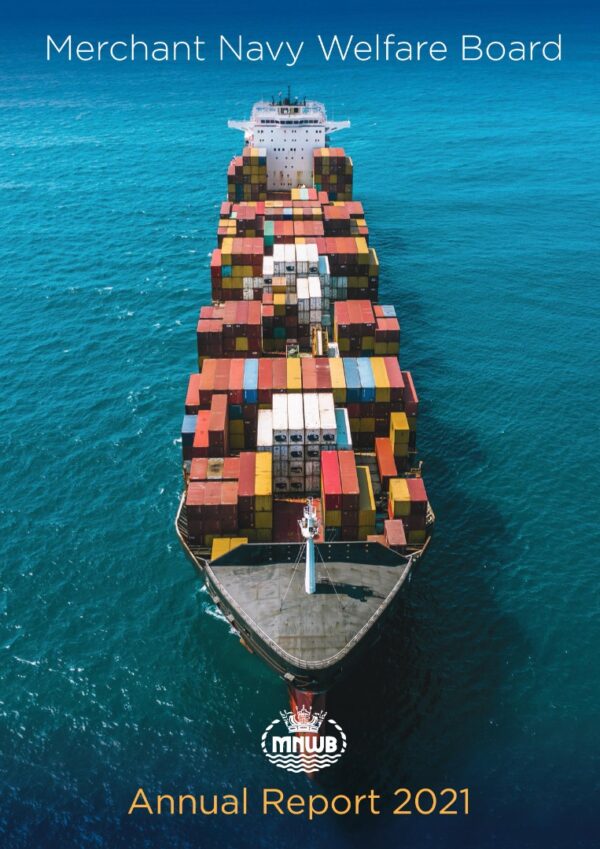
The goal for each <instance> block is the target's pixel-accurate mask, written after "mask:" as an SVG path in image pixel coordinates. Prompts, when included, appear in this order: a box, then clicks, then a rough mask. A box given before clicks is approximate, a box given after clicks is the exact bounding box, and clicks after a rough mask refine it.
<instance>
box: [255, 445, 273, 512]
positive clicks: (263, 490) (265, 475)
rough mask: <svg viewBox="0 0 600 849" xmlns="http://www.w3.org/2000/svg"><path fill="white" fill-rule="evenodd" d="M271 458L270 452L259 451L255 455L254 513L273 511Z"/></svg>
mask: <svg viewBox="0 0 600 849" xmlns="http://www.w3.org/2000/svg"><path fill="white" fill-rule="evenodd" d="M272 479H273V456H272V454H271V452H270V451H259V452H258V454H257V455H256V471H255V477H254V494H255V500H256V512H257V513H259V512H261V513H262V512H266V513H271V512H272V511H273V483H272Z"/></svg>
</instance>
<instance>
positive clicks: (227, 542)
mask: <svg viewBox="0 0 600 849" xmlns="http://www.w3.org/2000/svg"><path fill="white" fill-rule="evenodd" d="M230 549H231V537H215V538H214V540H213V543H212V550H211V552H210V559H211V560H216V559H217V557H222V556H223V555H224V554H227V552H228V551H230Z"/></svg>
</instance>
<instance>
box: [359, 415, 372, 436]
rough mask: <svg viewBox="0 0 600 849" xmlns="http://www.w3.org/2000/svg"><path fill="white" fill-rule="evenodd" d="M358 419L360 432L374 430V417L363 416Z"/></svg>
mask: <svg viewBox="0 0 600 849" xmlns="http://www.w3.org/2000/svg"><path fill="white" fill-rule="evenodd" d="M359 421H360V432H361V433H374V432H375V419H374V418H372V417H371V416H364V417H363V418H361V419H359Z"/></svg>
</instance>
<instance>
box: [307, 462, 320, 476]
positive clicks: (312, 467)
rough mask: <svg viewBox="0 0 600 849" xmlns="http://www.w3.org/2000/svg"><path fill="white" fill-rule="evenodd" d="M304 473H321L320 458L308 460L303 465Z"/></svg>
mask: <svg viewBox="0 0 600 849" xmlns="http://www.w3.org/2000/svg"><path fill="white" fill-rule="evenodd" d="M304 474H305V475H308V476H309V477H314V476H315V475H320V474H321V462H320V460H308V462H307V463H306V464H305V466H304Z"/></svg>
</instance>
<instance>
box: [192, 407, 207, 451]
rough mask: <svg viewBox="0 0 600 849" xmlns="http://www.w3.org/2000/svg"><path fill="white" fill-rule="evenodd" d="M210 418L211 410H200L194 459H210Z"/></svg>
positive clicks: (194, 445)
mask: <svg viewBox="0 0 600 849" xmlns="http://www.w3.org/2000/svg"><path fill="white" fill-rule="evenodd" d="M209 418H210V411H209V410H200V411H199V412H198V418H197V419H196V431H195V433H194V443H193V450H192V457H208V420H209Z"/></svg>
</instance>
